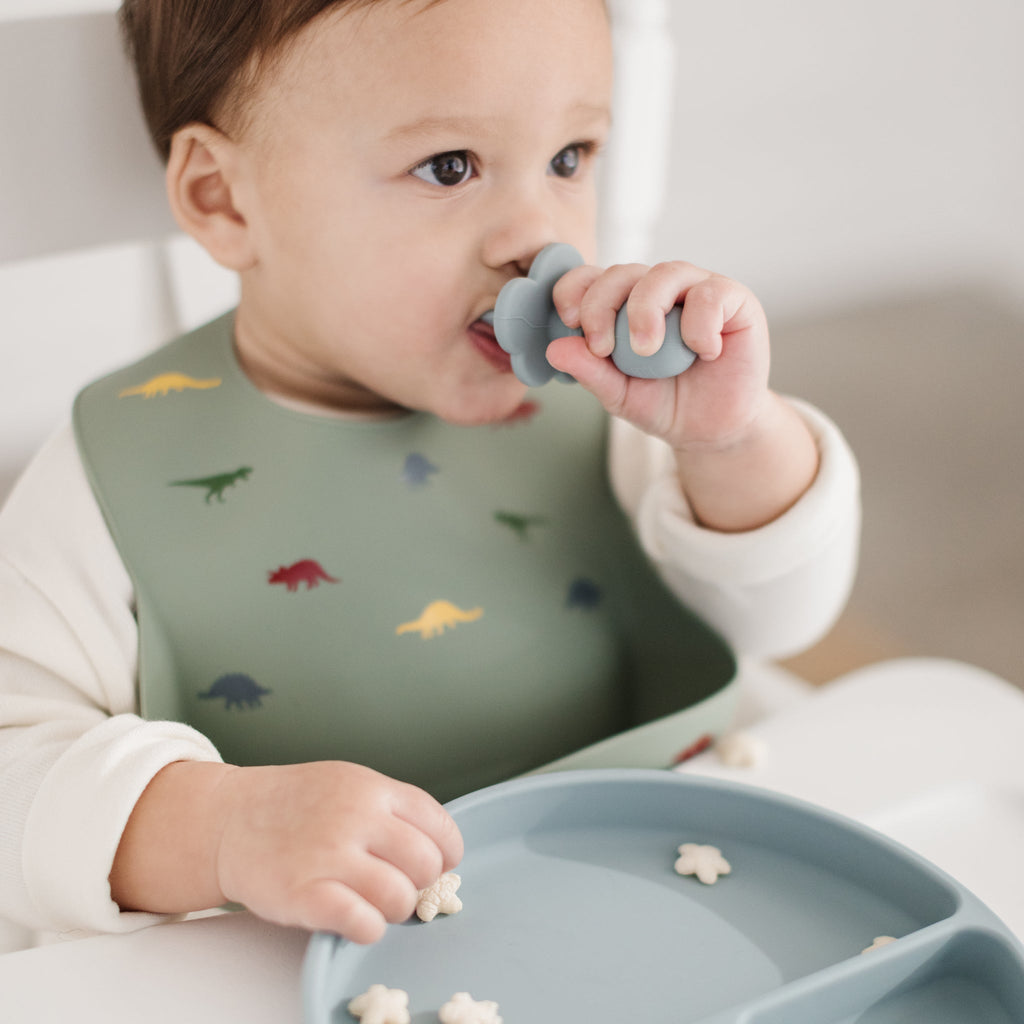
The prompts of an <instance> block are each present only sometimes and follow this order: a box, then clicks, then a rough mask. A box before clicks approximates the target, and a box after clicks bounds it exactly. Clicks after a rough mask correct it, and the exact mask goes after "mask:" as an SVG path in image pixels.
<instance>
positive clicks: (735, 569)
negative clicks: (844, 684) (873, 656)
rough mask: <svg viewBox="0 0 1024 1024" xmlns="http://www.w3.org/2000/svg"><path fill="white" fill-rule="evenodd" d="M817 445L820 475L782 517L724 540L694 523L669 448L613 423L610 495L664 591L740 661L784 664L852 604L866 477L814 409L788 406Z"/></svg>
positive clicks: (803, 405)
mask: <svg viewBox="0 0 1024 1024" xmlns="http://www.w3.org/2000/svg"><path fill="white" fill-rule="evenodd" d="M788 401H789V402H790V404H791V405H792V406H793V407H794V408H795V409H796V411H797V412H798V413H799V414H800V416H801V418H802V419H803V421H804V423H805V424H806V425H807V427H808V429H809V430H810V432H811V435H812V436H813V437H814V440H815V443H816V444H817V448H818V454H819V459H820V461H819V467H818V473H817V475H816V477H815V480H814V482H813V483H812V484H811V486H810V488H809V489H808V490H807V491H806V492H805V493H804V494H803V496H802V497H801V498H800V499H799V501H797V502H796V504H795V505H793V506H792V507H791V508H790V509H789V510H788V511H786V512H785V513H784V514H783V515H781V516H780V517H779V518H777V519H775V520H773V521H772V522H770V523H768V524H767V525H765V526H763V527H760V528H759V529H756V530H750V531H747V532H743V533H721V532H718V531H715V530H709V529H706V528H704V527H702V526H700V525H699V524H697V523H696V522H695V520H694V516H693V512H692V511H691V509H690V507H689V505H688V503H687V501H686V498H685V497H684V495H683V492H682V489H681V486H680V482H679V478H678V475H677V472H676V467H675V460H674V458H673V456H672V452H671V450H670V448H669V447H668V446H667V445H666V444H664V443H663V442H661V441H658V440H656V439H654V438H651V437H649V436H648V435H646V434H644V433H643V432H642V431H640V430H637V429H636V428H635V427H633V426H631V425H629V424H627V423H625V422H622V421H619V420H615V421H613V423H612V432H611V442H610V452H609V458H610V472H611V480H612V487H613V489H614V491H615V494H616V497H617V498H618V500H619V502H620V504H621V505H622V507H623V508H624V509H625V511H626V513H627V514H628V515H629V517H630V519H631V520H632V522H633V524H634V527H635V529H636V531H637V533H638V536H639V538H640V543H641V545H642V547H643V549H644V551H645V553H646V554H647V556H648V558H650V559H651V561H652V562H653V563H654V565H655V566H656V567H657V569H658V571H659V573H660V574H661V576H662V578H663V579H664V581H665V583H666V584H667V585H668V586H669V587H670V588H671V590H672V591H673V593H675V594H676V596H677V597H679V599H680V600H681V601H683V602H685V604H686V605H687V606H688V607H689V608H691V609H692V610H693V611H695V612H696V613H697V614H698V615H700V616H702V617H703V618H704V620H705V621H706V622H707V623H708V624H709V625H711V626H712V627H714V628H715V629H717V630H718V631H719V632H720V633H721V635H722V636H723V637H724V638H725V639H726V640H727V641H728V642H729V643H730V644H731V645H732V646H733V648H734V650H735V651H736V652H737V653H738V654H742V655H749V656H753V657H758V658H783V657H787V656H790V655H792V654H795V653H796V652H798V651H801V650H804V649H806V648H807V647H809V646H811V645H812V644H814V643H815V642H816V641H817V640H819V639H820V638H821V637H822V636H823V635H824V634H825V633H826V632H827V631H828V629H829V628H830V627H831V626H832V625H833V623H834V622H835V620H836V618H837V617H838V615H839V613H840V612H841V611H842V609H843V607H844V605H845V604H846V601H847V598H848V597H849V593H850V589H851V587H852V585H853V579H854V576H855V573H856V567H857V557H858V550H859V541H860V477H859V473H858V470H857V463H856V460H855V459H854V456H853V453H852V452H851V450H850V448H849V446H848V445H847V443H846V441H845V439H844V438H843V436H842V434H841V433H840V431H839V429H838V428H837V427H836V425H835V424H834V423H832V421H831V420H829V419H828V418H827V417H826V416H824V415H823V414H822V413H821V412H819V411H818V410H817V409H815V408H814V407H812V406H810V405H808V404H806V403H804V402H800V401H797V400H794V399H788Z"/></svg>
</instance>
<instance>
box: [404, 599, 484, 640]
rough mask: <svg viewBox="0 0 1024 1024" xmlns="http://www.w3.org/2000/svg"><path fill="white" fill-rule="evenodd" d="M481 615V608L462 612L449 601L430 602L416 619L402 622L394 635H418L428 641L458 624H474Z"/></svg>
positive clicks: (482, 611)
mask: <svg viewBox="0 0 1024 1024" xmlns="http://www.w3.org/2000/svg"><path fill="white" fill-rule="evenodd" d="M483 613H484V610H483V608H471V609H470V610H469V611H468V612H464V611H463V610H462V609H461V608H459V607H457V606H456V605H454V604H452V603H451V601H431V602H430V604H428V605H427V607H426V608H424V609H423V614H422V615H420V617H419V618H418V619H416V620H414V621H413V622H403V623H402V625H401V626H398V627H397V628H396V629H395V634H396V635H397V636H401V635H402V634H403V633H419V635H420V636H421V637H423V639H424V640H429V639H431V637H435V636H440V635H441V634H442V633H443V632H444V631H445V629H454V628H455V627H456V626H457V625H458V624H459V623H460V622H476V620H477V619H479V618H480V616H481V615H483Z"/></svg>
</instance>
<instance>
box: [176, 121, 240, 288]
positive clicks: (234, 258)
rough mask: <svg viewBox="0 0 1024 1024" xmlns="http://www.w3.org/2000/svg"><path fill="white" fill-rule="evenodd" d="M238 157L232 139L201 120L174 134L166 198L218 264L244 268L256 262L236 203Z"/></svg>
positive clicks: (183, 225) (182, 224) (185, 228)
mask: <svg viewBox="0 0 1024 1024" xmlns="http://www.w3.org/2000/svg"><path fill="white" fill-rule="evenodd" d="M243 166H244V164H243V161H242V159H241V153H240V152H239V150H238V147H237V146H236V144H235V143H234V142H232V141H231V140H230V139H229V138H228V137H227V136H226V135H224V134H223V133H222V132H219V131H217V129H216V128H212V127H210V126H209V125H205V124H188V125H186V126H185V127H184V128H180V129H179V130H178V131H177V132H175V133H174V137H173V138H172V139H171V153H170V157H169V158H168V161H167V174H166V181H167V198H168V200H169V201H170V204H171V212H172V213H173V214H174V218H175V220H176V221H177V222H178V225H179V226H180V227H181V229H182V231H184V232H186V234H189V235H191V236H192V237H193V238H194V239H195V240H196V241H197V242H198V243H199V244H200V245H201V246H202V247H203V248H204V249H206V251H207V252H208V253H209V254H210V255H211V256H212V257H213V258H214V259H215V260H216V261H217V262H218V263H220V264H221V265H222V266H224V267H227V268H228V269H229V270H236V271H243V270H248V269H249V268H250V267H252V266H253V264H254V263H255V254H254V250H253V245H252V237H251V234H250V230H249V224H248V221H247V220H246V217H245V214H244V212H243V207H244V203H240V202H239V198H240V196H241V195H242V194H243V193H244V183H243V181H242V175H243Z"/></svg>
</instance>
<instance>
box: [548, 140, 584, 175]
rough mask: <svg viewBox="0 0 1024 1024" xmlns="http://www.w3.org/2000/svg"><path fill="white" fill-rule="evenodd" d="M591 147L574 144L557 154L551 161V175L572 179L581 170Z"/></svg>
mask: <svg viewBox="0 0 1024 1024" xmlns="http://www.w3.org/2000/svg"><path fill="white" fill-rule="evenodd" d="M590 150H591V147H590V146H588V145H587V144H586V143H584V142H574V143H573V144H572V145H571V146H566V147H565V149H563V150H560V151H559V152H558V153H556V154H555V156H554V158H553V159H552V161H551V164H550V167H551V173H552V174H554V175H557V176H558V177H559V178H572V177H573V176H574V175H575V174H576V173H577V172H578V171H579V169H580V164H581V163H582V162H583V158H584V157H585V156H586V155H587V153H589V152H590Z"/></svg>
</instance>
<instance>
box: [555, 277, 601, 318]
mask: <svg viewBox="0 0 1024 1024" xmlns="http://www.w3.org/2000/svg"><path fill="white" fill-rule="evenodd" d="M603 273H604V271H603V270H602V269H601V268H600V267H592V266H589V265H585V266H580V267H574V268H573V269H572V270H570V271H568V273H565V274H563V275H562V276H561V277H560V278H559V279H558V280H557V281H556V282H555V286H554V288H553V289H552V290H551V298H552V300H553V301H554V303H555V309H557V310H558V315H559V316H560V317H561V318H562V320H563V322H564V323H566V324H567V325H568V326H569V327H579V325H580V306H581V304H582V303H583V297H584V296H585V295H586V294H587V290H588V289H589V288H590V286H591V285H592V284H593V283H594V282H595V281H596V280H597V279H598V278H599V277H600V276H601V275H602V274H603Z"/></svg>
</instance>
